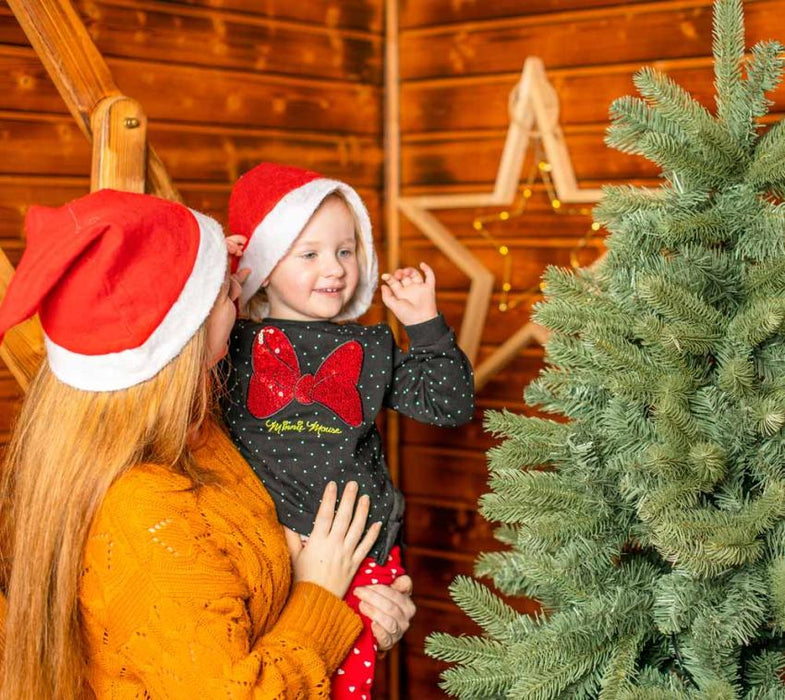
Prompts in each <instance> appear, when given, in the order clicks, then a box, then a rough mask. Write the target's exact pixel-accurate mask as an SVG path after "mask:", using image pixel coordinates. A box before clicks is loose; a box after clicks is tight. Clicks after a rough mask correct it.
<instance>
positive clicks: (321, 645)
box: [80, 490, 361, 700]
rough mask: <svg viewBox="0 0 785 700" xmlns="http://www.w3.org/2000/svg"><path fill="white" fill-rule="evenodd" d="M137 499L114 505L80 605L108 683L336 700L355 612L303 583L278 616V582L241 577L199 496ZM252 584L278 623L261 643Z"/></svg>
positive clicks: (90, 549)
mask: <svg viewBox="0 0 785 700" xmlns="http://www.w3.org/2000/svg"><path fill="white" fill-rule="evenodd" d="M135 495H136V497H135V498H133V499H132V500H131V501H130V502H129V501H128V500H127V496H128V494H126V498H120V497H117V494H115V498H113V499H107V500H105V501H104V505H103V507H102V509H101V511H100V512H99V516H98V518H97V522H95V523H94V525H93V527H92V528H91V537H90V538H89V541H88V544H87V547H86V550H85V560H84V563H85V573H84V574H83V578H82V586H81V589H80V603H81V610H82V613H83V620H84V621H85V627H86V632H87V639H88V646H89V650H90V656H91V659H90V662H91V663H90V665H91V667H93V668H94V669H97V674H98V675H99V676H102V677H103V678H105V679H109V682H111V683H115V682H121V681H117V679H122V678H123V677H126V678H128V677H133V678H135V680H136V682H137V683H140V684H141V685H142V686H143V687H144V688H145V689H146V690H147V691H148V692H149V693H150V695H151V696H152V697H155V698H172V699H175V698H184V697H208V698H219V697H220V698H232V699H237V700H239V699H241V698H243V699H245V698H265V699H268V698H280V699H281V700H284V699H288V698H325V699H326V698H329V692H330V681H329V678H330V675H331V674H332V672H333V671H334V670H335V668H336V667H337V666H338V665H339V664H340V662H341V661H342V659H343V657H344V656H345V655H346V653H347V652H348V651H349V649H350V648H351V644H352V643H353V642H354V640H355V638H356V636H357V634H358V633H359V631H360V629H361V623H360V620H359V618H358V617H357V616H356V615H355V614H354V613H353V612H352V611H351V610H350V609H349V608H348V606H346V604H345V603H344V602H343V601H341V600H340V599H338V598H337V597H336V596H334V595H333V594H331V593H329V592H328V591H326V590H325V589H323V588H321V587H320V586H317V585H315V584H310V583H297V584H295V585H294V587H293V588H292V590H291V593H290V595H289V596H288V598H287V599H286V602H285V604H284V605H283V608H282V609H280V610H271V609H270V608H271V607H272V604H269V601H271V600H272V599H274V597H275V593H276V592H275V591H273V590H272V584H273V579H274V578H275V577H274V576H271V575H270V572H269V571H265V570H264V566H262V568H261V570H260V571H257V572H255V574H254V575H249V574H253V572H249V571H246V572H244V574H243V575H241V573H240V572H239V571H238V570H237V569H236V566H237V564H236V562H234V563H233V561H232V560H230V558H229V557H228V556H227V548H228V546H229V544H230V543H231V538H230V539H228V540H226V541H224V540H222V539H221V538H214V537H212V536H209V535H206V534H205V532H204V531H203V528H201V527H200V525H199V523H200V520H199V518H200V516H201V518H202V522H203V521H204V518H205V517H206V515H205V512H204V508H200V507H199V504H198V503H197V499H196V497H195V495H194V493H193V491H176V490H175V491H172V490H169V491H166V492H165V493H160V494H155V493H153V494H152V497H150V494H149V493H145V494H144V496H145V497H144V498H139V497H138V495H139V494H138V491H137V493H136V494H135ZM236 544H240V543H239V542H238V543H236ZM266 565H267V566H273V563H272V562H266ZM286 584H287V587H288V578H287V579H286ZM250 586H252V587H254V588H256V587H257V586H258V587H261V588H262V589H263V592H264V593H265V594H266V593H267V589H269V591H270V593H269V596H268V595H264V596H259V595H256V596H255V599H256V600H257V601H258V600H260V599H261V600H262V604H261V605H262V607H264V606H267V609H266V610H265V609H261V610H260V609H259V607H257V608H256V609H255V617H256V618H257V619H259V618H261V619H263V620H266V621H267V623H268V624H267V625H266V626H265V631H264V632H263V633H261V634H255V632H254V629H253V623H252V616H251V614H250V611H249V605H250V602H249V601H250V599H251V594H250V593H251V591H250V588H249V587H250ZM256 592H257V593H258V589H257V590H256ZM277 593H278V598H279V599H281V598H282V597H283V595H281V594H282V593H283V591H280V590H279V591H277ZM256 605H257V606H258V605H259V603H258V602H257V603H256ZM276 616H277V619H276ZM273 620H274V621H273ZM102 657H103V658H102ZM118 664H119V668H118V667H117V665H118ZM99 685H100V680H99ZM112 689H113V690H114V686H112Z"/></svg>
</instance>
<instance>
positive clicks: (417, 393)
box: [382, 263, 474, 426]
mask: <svg viewBox="0 0 785 700" xmlns="http://www.w3.org/2000/svg"><path fill="white" fill-rule="evenodd" d="M420 267H421V268H422V270H423V272H424V273H425V278H424V279H423V277H421V276H420V273H419V272H417V270H415V269H414V268H406V269H405V270H396V271H395V272H394V273H393V274H392V275H383V276H382V279H383V280H384V282H385V285H383V286H382V300H383V301H384V303H385V304H386V305H387V307H388V308H389V309H390V310H391V311H392V312H393V313H394V314H395V316H396V317H397V318H398V320H399V321H401V323H403V324H404V327H405V328H406V332H407V334H408V335H409V340H410V341H411V342H410V345H411V347H410V348H409V352H403V351H401V350H400V348H397V347H395V348H394V351H393V353H394V359H393V376H392V381H391V386H390V389H389V390H388V392H387V395H386V396H385V405H386V406H389V407H390V408H392V409H394V410H396V411H398V412H400V413H402V414H403V415H405V416H408V417H410V418H414V419H415V420H418V421H420V422H422V423H431V424H433V425H444V426H457V425H463V424H464V423H468V422H469V421H470V420H471V419H472V416H473V414H474V374H473V373H472V368H471V364H470V363H469V360H468V359H467V357H466V356H465V355H464V354H463V352H461V349H460V348H459V347H458V345H457V343H456V340H455V334H454V333H453V332H452V330H451V329H450V327H449V326H448V325H447V324H446V323H445V321H444V318H443V317H442V316H441V315H440V314H439V312H438V309H437V308H436V278H435V275H434V273H433V270H431V268H430V267H428V265H426V264H425V263H420Z"/></svg>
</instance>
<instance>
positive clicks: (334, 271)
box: [324, 258, 346, 277]
mask: <svg viewBox="0 0 785 700" xmlns="http://www.w3.org/2000/svg"><path fill="white" fill-rule="evenodd" d="M345 274H346V270H344V267H343V265H342V264H341V261H340V260H339V259H338V258H330V259H329V260H328V263H327V265H326V267H325V269H324V275H325V276H330V277H343V276H344V275H345Z"/></svg>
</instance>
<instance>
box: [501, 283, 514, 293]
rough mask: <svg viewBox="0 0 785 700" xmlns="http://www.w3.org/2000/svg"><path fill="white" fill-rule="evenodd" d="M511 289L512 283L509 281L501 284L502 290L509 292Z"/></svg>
mask: <svg viewBox="0 0 785 700" xmlns="http://www.w3.org/2000/svg"><path fill="white" fill-rule="evenodd" d="M511 289H512V285H511V284H510V283H509V282H505V283H504V284H503V285H502V290H503V291H505V292H509V291H510V290H511Z"/></svg>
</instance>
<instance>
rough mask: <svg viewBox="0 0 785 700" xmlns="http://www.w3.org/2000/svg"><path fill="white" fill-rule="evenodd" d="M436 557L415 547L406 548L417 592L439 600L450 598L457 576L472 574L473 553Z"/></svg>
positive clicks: (408, 564) (407, 563)
mask: <svg viewBox="0 0 785 700" xmlns="http://www.w3.org/2000/svg"><path fill="white" fill-rule="evenodd" d="M449 554H450V556H449V557H447V556H445V557H434V556H430V555H429V554H426V553H422V552H419V551H418V550H417V549H416V548H414V547H409V548H407V550H406V561H405V563H404V564H405V566H406V570H407V571H408V573H409V575H410V576H411V577H412V580H413V581H416V582H417V583H416V587H417V589H416V590H417V594H418V595H424V596H428V597H429V598H434V599H437V600H444V601H449V600H450V594H449V588H450V584H451V583H452V582H453V581H454V580H455V577H456V576H459V575H461V576H471V575H472V572H473V570H474V556H473V555H461V556H458V555H455V553H454V552H450V553H449Z"/></svg>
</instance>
